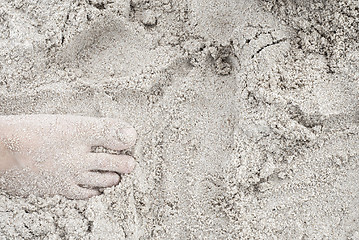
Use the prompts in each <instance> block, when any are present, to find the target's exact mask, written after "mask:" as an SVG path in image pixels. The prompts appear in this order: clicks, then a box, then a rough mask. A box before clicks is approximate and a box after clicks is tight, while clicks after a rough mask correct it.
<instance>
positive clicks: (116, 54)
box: [0, 0, 359, 240]
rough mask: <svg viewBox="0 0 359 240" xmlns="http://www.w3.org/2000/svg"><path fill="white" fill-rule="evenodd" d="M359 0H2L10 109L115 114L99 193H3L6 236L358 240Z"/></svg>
mask: <svg viewBox="0 0 359 240" xmlns="http://www.w3.org/2000/svg"><path fill="white" fill-rule="evenodd" d="M358 39H359V2H358V1H357V0H352V1H351V0H341V1H336V0H328V1H321V0H308V1H294V0H276V1H274V0H258V1H257V0H253V1H245V0H211V1H207V0H151V1H148V0H112V1H109V0H88V1H85V0H71V1H70V0H64V1H56V0H41V1H32V0H16V1H13V0H0V113H1V115H11V114H38V113H42V114H43V113H46V114H75V115H82V116H92V117H115V118H121V119H123V120H125V121H127V122H129V123H131V124H132V125H133V126H134V127H135V128H136V130H137V132H138V141H137V143H136V145H135V147H134V149H133V153H134V156H135V157H136V161H137V167H136V169H135V171H134V173H132V174H130V175H126V176H123V177H122V180H121V183H120V184H119V185H118V186H115V187H112V188H109V189H106V190H105V192H104V194H103V195H101V196H98V197H94V198H91V199H90V200H87V201H85V200H68V199H66V198H64V197H60V196H55V197H47V198H40V197H36V196H29V197H27V198H23V197H19V196H9V195H7V194H6V193H4V192H0V239H106V240H107V239H143V240H145V239H301V240H305V239H328V240H329V239H330V240H331V239H343V240H344V239H345V240H359V221H358V219H359V100H358V99H359V80H358V79H359V41H358Z"/></svg>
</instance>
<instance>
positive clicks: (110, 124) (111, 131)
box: [91, 118, 137, 150]
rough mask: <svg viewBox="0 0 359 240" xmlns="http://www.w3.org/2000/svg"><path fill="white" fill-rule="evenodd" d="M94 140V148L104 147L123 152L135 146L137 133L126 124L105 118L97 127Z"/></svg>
mask: <svg viewBox="0 0 359 240" xmlns="http://www.w3.org/2000/svg"><path fill="white" fill-rule="evenodd" d="M92 139H93V141H92V143H91V145H92V146H104V147H106V148H110V149H114V150H123V149H127V148H130V147H132V146H133V145H134V144H135V142H136V139H137V133H136V130H135V129H134V128H133V127H132V126H131V125H130V124H128V123H126V122H122V121H119V120H118V119H113V118H103V119H102V120H101V121H100V123H98V125H97V126H96V128H95V132H94V133H93V136H92Z"/></svg>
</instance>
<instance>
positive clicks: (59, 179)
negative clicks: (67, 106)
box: [0, 115, 136, 199]
mask: <svg viewBox="0 0 359 240" xmlns="http://www.w3.org/2000/svg"><path fill="white" fill-rule="evenodd" d="M135 141H136V131H135V129H134V128H132V127H131V126H130V125H129V124H127V123H124V122H120V121H118V120H117V119H112V118H100V119H99V118H91V117H80V116H72V115H21V116H1V117H0V161H1V164H0V189H2V190H5V191H6V192H8V193H10V194H15V195H22V196H27V195H29V194H34V195H38V196H49V195H50V196H51V195H63V196H65V197H68V198H71V199H86V198H90V197H92V196H96V195H99V194H100V192H99V189H101V188H106V187H111V186H114V185H116V184H118V183H119V181H120V176H119V174H123V173H130V172H131V171H132V170H133V169H134V167H135V161H134V159H133V158H132V157H131V156H128V155H124V154H122V155H112V154H106V153H93V152H91V148H92V147H95V146H103V147H105V148H108V149H113V150H124V149H127V148H129V147H131V146H132V145H133V144H134V142H135Z"/></svg>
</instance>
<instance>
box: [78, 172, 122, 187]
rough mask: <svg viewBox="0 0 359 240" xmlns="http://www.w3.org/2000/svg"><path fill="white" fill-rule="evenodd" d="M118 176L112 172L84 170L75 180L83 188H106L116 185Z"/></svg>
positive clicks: (118, 180)
mask: <svg viewBox="0 0 359 240" xmlns="http://www.w3.org/2000/svg"><path fill="white" fill-rule="evenodd" d="M119 182H120V176H119V175H118V174H117V173H114V172H85V173H83V174H82V175H81V176H79V179H78V181H77V183H78V185H79V186H80V187H84V188H107V187H112V186H114V185H117V184H118V183H119Z"/></svg>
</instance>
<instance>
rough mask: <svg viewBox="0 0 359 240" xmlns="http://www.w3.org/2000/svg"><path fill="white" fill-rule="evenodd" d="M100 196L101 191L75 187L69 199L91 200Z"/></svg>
mask: <svg viewBox="0 0 359 240" xmlns="http://www.w3.org/2000/svg"><path fill="white" fill-rule="evenodd" d="M100 194H101V193H100V191H98V190H96V189H87V188H82V187H80V186H74V187H72V189H71V190H70V193H69V198H70V199H76V200H81V199H89V198H92V197H95V196H98V195H100Z"/></svg>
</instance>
